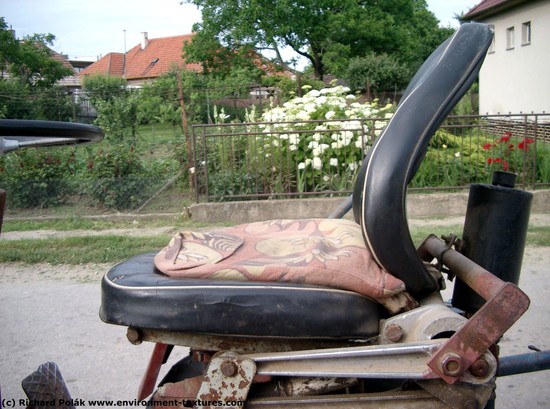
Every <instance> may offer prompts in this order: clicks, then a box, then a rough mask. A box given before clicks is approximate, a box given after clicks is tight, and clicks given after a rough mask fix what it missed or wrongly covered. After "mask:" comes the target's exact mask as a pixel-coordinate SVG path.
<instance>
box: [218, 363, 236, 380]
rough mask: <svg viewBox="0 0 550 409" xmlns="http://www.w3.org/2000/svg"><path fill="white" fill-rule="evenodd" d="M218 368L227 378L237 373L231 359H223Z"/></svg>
mask: <svg viewBox="0 0 550 409" xmlns="http://www.w3.org/2000/svg"><path fill="white" fill-rule="evenodd" d="M220 370H221V371H222V374H223V375H224V376H227V377H228V378H230V377H232V376H235V375H237V370H238V367H237V364H235V362H233V361H223V362H222V364H221V365H220Z"/></svg>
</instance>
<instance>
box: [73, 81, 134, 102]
mask: <svg viewBox="0 0 550 409" xmlns="http://www.w3.org/2000/svg"><path fill="white" fill-rule="evenodd" d="M82 85H83V87H84V89H85V90H86V92H87V94H88V97H89V98H90V102H91V104H92V105H96V104H97V103H98V102H110V101H112V100H113V99H115V98H118V97H123V96H124V95H125V94H126V85H127V82H126V80H125V79H124V78H120V77H113V76H110V75H93V76H87V77H84V81H83V84H82Z"/></svg>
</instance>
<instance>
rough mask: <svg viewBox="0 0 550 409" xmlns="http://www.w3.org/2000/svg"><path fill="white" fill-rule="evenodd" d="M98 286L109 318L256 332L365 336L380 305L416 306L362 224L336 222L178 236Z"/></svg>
mask: <svg viewBox="0 0 550 409" xmlns="http://www.w3.org/2000/svg"><path fill="white" fill-rule="evenodd" d="M161 270H162V271H161ZM102 288H103V303H102V307H101V313H100V316H101V318H102V319H103V320H104V321H106V322H109V323H113V324H120V325H127V326H133V327H138V328H149V329H164V330H170V331H181V332H196V333H207V334H217V335H239V336H256V337H262V336H266V337H292V338H304V339H305V338H315V339H320V338H329V339H363V338H368V337H372V336H375V335H377V334H378V326H379V320H380V318H381V317H382V314H384V308H381V306H380V303H382V304H385V305H386V308H387V309H389V310H395V311H393V312H396V311H397V310H400V309H403V308H407V309H408V308H410V303H411V302H412V303H414V301H412V300H411V299H410V298H409V297H407V295H406V292H405V291H404V290H405V285H404V283H403V282H402V281H401V280H398V279H396V278H395V277H393V276H391V275H390V274H389V273H387V272H386V271H385V270H384V269H382V268H380V267H379V266H378V265H377V264H376V263H375V261H374V259H373V258H372V256H371V254H370V252H369V250H368V249H367V248H366V247H365V245H364V243H363V238H362V233H361V229H360V227H359V225H357V224H356V223H354V222H352V221H348V220H342V219H308V220H271V221H266V222H257V223H249V224H244V225H239V226H234V227H230V228H224V229H220V230H216V231H211V232H207V233H204V232H183V233H179V234H177V235H176V236H175V237H174V238H173V239H172V241H171V242H170V244H169V245H168V246H167V247H166V248H165V249H163V250H162V251H161V252H160V253H157V254H146V255H142V256H138V257H134V258H132V259H129V260H127V261H125V262H123V263H121V264H118V265H117V266H115V267H113V268H112V269H111V270H110V271H109V272H108V273H107V274H106V275H105V277H104V279H103V284H102ZM374 299H376V300H377V301H378V302H376V301H374Z"/></svg>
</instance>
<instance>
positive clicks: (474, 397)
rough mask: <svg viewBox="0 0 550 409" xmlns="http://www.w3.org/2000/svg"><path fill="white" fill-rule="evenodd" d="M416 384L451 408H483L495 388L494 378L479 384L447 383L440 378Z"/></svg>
mask: <svg viewBox="0 0 550 409" xmlns="http://www.w3.org/2000/svg"><path fill="white" fill-rule="evenodd" d="M417 384H418V385H420V386H421V387H422V388H424V389H425V390H426V391H428V392H429V393H430V394H432V395H434V396H435V397H437V398H438V399H440V400H441V401H442V402H445V403H446V404H447V405H449V406H450V407H451V408H457V409H481V408H484V407H485V405H486V404H487V402H488V401H489V399H491V396H492V394H493V392H494V390H495V381H494V379H493V380H491V381H490V382H487V383H484V384H481V385H471V384H464V383H461V382H457V383H456V384H455V385H448V384H447V383H445V382H443V381H442V380H440V379H430V380H425V381H417Z"/></svg>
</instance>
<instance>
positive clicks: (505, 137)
mask: <svg viewBox="0 0 550 409" xmlns="http://www.w3.org/2000/svg"><path fill="white" fill-rule="evenodd" d="M509 140H510V137H509V136H508V135H506V136H503V137H502V138H501V141H502V142H508V141H509Z"/></svg>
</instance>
